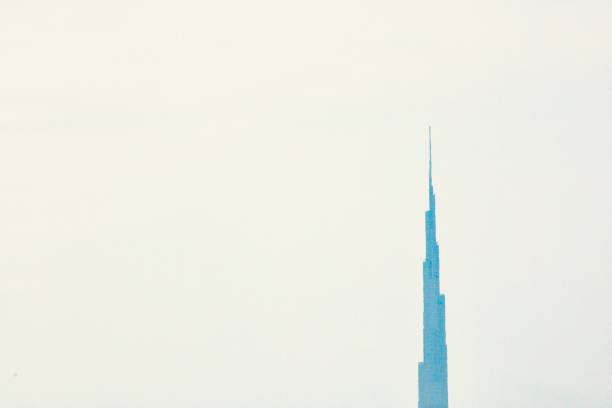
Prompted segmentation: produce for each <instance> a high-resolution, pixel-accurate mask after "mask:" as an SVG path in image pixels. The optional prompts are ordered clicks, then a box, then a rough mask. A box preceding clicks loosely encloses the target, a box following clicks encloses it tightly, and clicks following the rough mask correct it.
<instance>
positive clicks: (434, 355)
mask: <svg viewBox="0 0 612 408" xmlns="http://www.w3.org/2000/svg"><path fill="white" fill-rule="evenodd" d="M425 252H426V256H425V261H423V361H422V362H420V363H419V408H448V363H447V351H446V317H445V315H446V312H445V309H446V307H445V300H444V295H443V294H441V293H440V249H439V247H438V241H437V240H436V195H435V193H434V188H433V183H432V178H431V127H430V128H429V209H428V210H427V211H426V212H425Z"/></svg>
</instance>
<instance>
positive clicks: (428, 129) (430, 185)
mask: <svg viewBox="0 0 612 408" xmlns="http://www.w3.org/2000/svg"><path fill="white" fill-rule="evenodd" d="M427 133H428V134H429V187H430V188H432V186H433V183H432V180H431V126H428V127H427Z"/></svg>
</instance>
